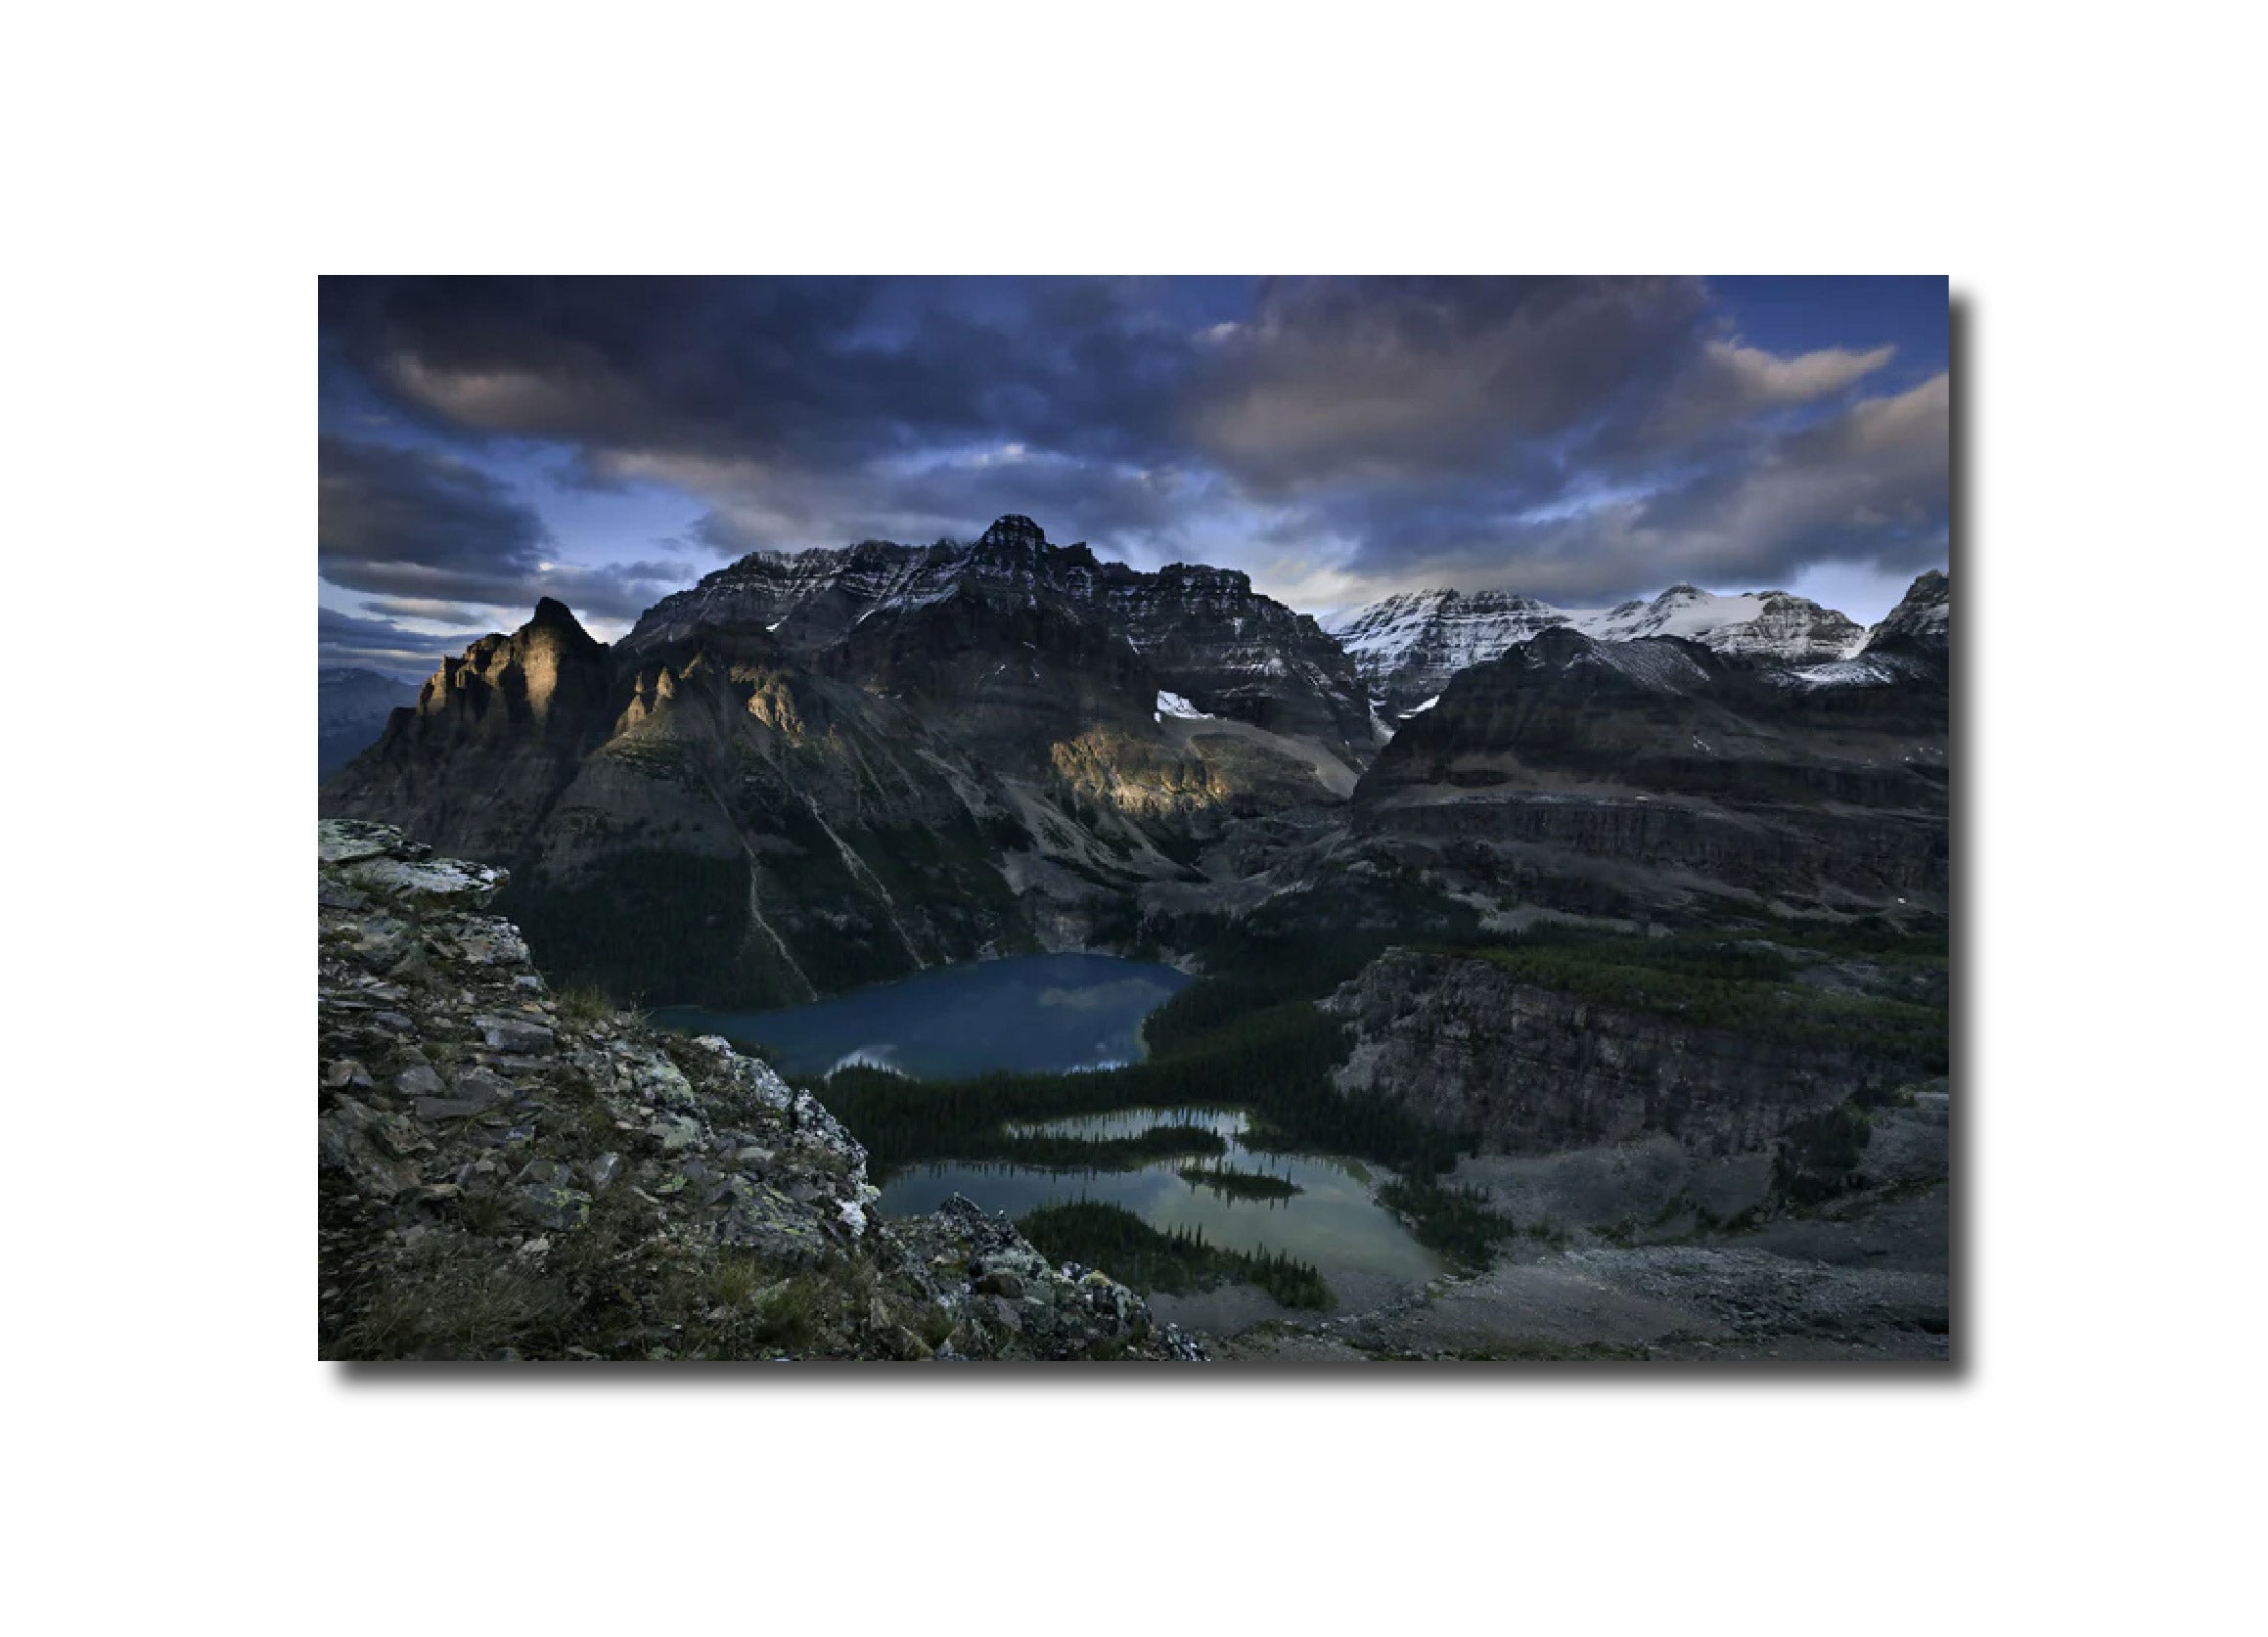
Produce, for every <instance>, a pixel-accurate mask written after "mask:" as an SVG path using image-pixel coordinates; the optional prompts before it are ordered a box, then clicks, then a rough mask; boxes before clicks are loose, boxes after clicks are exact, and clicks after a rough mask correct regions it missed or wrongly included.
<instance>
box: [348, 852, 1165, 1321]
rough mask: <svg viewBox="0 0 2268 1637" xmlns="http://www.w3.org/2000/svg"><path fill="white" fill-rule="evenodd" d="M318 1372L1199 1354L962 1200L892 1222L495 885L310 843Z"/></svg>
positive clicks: (763, 1105) (741, 1085) (740, 1060)
mask: <svg viewBox="0 0 2268 1637" xmlns="http://www.w3.org/2000/svg"><path fill="white" fill-rule="evenodd" d="M319 857H320V860H321V862H320V879H319V882H318V889H317V890H318V903H319V909H320V916H319V932H318V950H319V965H318V971H319V998H318V1018H319V1034H320V1042H321V1052H320V1058H319V1063H318V1069H317V1091H316V1099H317V1121H316V1134H317V1154H318V1165H319V1174H320V1179H321V1186H320V1195H319V1198H320V1223H321V1236H322V1238H321V1268H322V1286H321V1296H320V1301H319V1308H318V1337H319V1346H320V1350H321V1352H322V1355H323V1356H324V1357H326V1358H340V1359H369V1358H577V1359H605V1358H641V1359H643V1358H685V1357H701V1358H740V1357H779V1356H794V1357H826V1358H872V1359H904V1360H914V1359H927V1358H932V1357H937V1358H951V1357H964V1358H1051V1359H1076V1358H1154V1359H1162V1358H1191V1357H1197V1356H1202V1354H1201V1349H1199V1348H1198V1346H1197V1345H1196V1343H1195V1342H1194V1341H1192V1340H1191V1339H1189V1338H1187V1337H1184V1336H1182V1335H1180V1334H1179V1333H1178V1332H1175V1331H1173V1330H1171V1328H1170V1327H1161V1326H1158V1325H1156V1324H1154V1323H1153V1322H1152V1320H1151V1317H1150V1313H1149V1309H1148V1308H1147V1306H1146V1305H1145V1304H1144V1303H1143V1302H1142V1301H1141V1299H1140V1298H1139V1297H1137V1296H1135V1295H1134V1294H1133V1293H1132V1292H1130V1291H1128V1290H1127V1289H1125V1287H1123V1286H1121V1285H1118V1284H1116V1283H1114V1282H1113V1281H1111V1279H1109V1278H1108V1277H1106V1276H1104V1275H1103V1274H1100V1273H1093V1272H1089V1271H1087V1270H1086V1269H1083V1268H1078V1267H1075V1266H1068V1265H1066V1266H1065V1267H1062V1268H1056V1267H1051V1266H1050V1265H1049V1264H1048V1263H1047V1261H1046V1258H1044V1257H1043V1256H1041V1255H1040V1254H1039V1252H1038V1251H1036V1250H1033V1249H1032V1247H1031V1246H1030V1245H1029V1244H1028V1243H1027V1242H1025V1241H1024V1240H1022V1239H1021V1237H1020V1236H1019V1235H1018V1234H1017V1233H1016V1231H1015V1229H1014V1228H1013V1227H1012V1226H1010V1225H1009V1224H1008V1223H1007V1222H1006V1221H1005V1220H1003V1219H1000V1218H997V1217H988V1216H986V1215H985V1214H984V1213H983V1212H982V1211H981V1210H979V1209H977V1208H976V1207H975V1205H970V1204H969V1203H968V1202H967V1201H963V1200H956V1201H954V1202H951V1203H950V1204H949V1205H948V1206H947V1208H945V1209H944V1210H941V1211H939V1212H937V1213H936V1214H934V1215H932V1216H929V1217H923V1218H914V1219H907V1220H902V1221H886V1222H885V1221H884V1220H882V1219H879V1218H877V1217H876V1216H875V1215H874V1214H873V1209H872V1207H873V1205H874V1202H875V1200H876V1199H877V1198H878V1197H879V1195H878V1191H877V1190H876V1189H875V1188H874V1187H873V1186H872V1184H870V1183H869V1182H868V1180H867V1175H866V1155H865V1152H864V1150H862V1149H861V1148H860V1147H859V1145H858V1143H857V1142H856V1141H854V1140H853V1139H852V1138H851V1136H850V1135H849V1133H848V1132H846V1131H845V1130H843V1128H842V1127H841V1126H840V1125H839V1123H838V1122H837V1121H836V1120H835V1118H834V1116H833V1115H832V1114H829V1113H828V1112H827V1110H826V1109H825V1108H824V1107H823V1106H822V1105H821V1104H820V1103H819V1102H818V1101H816V1100H815V1099H814V1098H812V1097H811V1096H810V1095H809V1094H808V1093H799V1092H796V1091H794V1090H793V1089H791V1088H790V1087H789V1086H788V1085H787V1084H786V1083H784V1082H783V1081H782V1080H781V1079H780V1077H779V1076H778V1075H777V1074H775V1073H773V1072H772V1071H771V1069H768V1068H766V1067H765V1066H764V1065H763V1064H761V1063H759V1062H756V1061H755V1060H753V1059H750V1058H745V1057H741V1056H739V1055H738V1054H736V1053H734V1052H733V1051H732V1049H731V1048H730V1047H729V1046H728V1045H727V1044H726V1043H725V1042H724V1041H723V1040H721V1039H718V1038H716V1037H713V1036H709V1037H704V1038H702V1039H699V1040H688V1039H684V1038H681V1037H678V1036H673V1035H669V1034H665V1033H663V1032H660V1031H658V1030H655V1029H652V1028H650V1027H648V1026H646V1025H645V1024H643V1023H641V1022H639V1021H638V1020H637V1019H635V1018H633V1017H630V1016H627V1015H624V1014H620V1013H615V1012H612V1011H610V1010H608V1009H606V1008H605V1007H604V1006H602V1005H595V1004H583V1003H580V1002H578V1001H575V1000H563V999H562V998H561V997H559V996H557V995H554V994H553V993H552V992H551V990H550V988H549V986H548V985H547V984H546V983H545V981H544V979H543V978H542V976H541V975H540V974H539V973H537V972H536V971H535V970H534V968H533V967H532V966H531V965H530V964H529V961H528V954H527V946H526V944H525V943H524V942H523V941H522V938H521V936H520V933H519V931H518V929H517V928H515V927H514V926H513V925H512V923H511V922H509V921H505V920H503V919H501V918H499V917H497V916H494V915H492V914H489V913H487V911H486V908H485V906H486V904H487V903H488V901H489V899H490V898H491V897H492V896H493V895H494V894H495V892H496V891H497V890H498V888H499V887H502V886H503V885H504V880H505V877H504V872H502V871H501V870H498V869H495V868H492V867H490V866H486V865H478V864H468V863H463V862H460V861H457V860H452V859H443V858H435V857H432V856H431V854H430V853H429V852H428V851H427V850H426V849H425V848H422V847H419V846H417V845H415V844H412V843H409V842H407V841H404V839H403V838H402V836H401V834H400V832H398V831H395V830H392V829H390V828H388V827H386V826H383V825H376V824H367V823H358V822H343V823H327V824H324V825H323V826H321V828H320V832H319Z"/></svg>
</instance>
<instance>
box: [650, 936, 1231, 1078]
mask: <svg viewBox="0 0 2268 1637" xmlns="http://www.w3.org/2000/svg"><path fill="white" fill-rule="evenodd" d="M1190 982H1191V978H1190V977H1189V975H1188V974H1186V973H1182V972H1176V971H1175V970H1174V969H1173V968H1171V967H1168V966H1158V965H1155V964H1153V963H1151V962H1148V961H1121V960H1117V959H1114V958H1113V957H1111V956H1109V955H1019V956H1014V957H1012V958H1010V959H1008V960H1005V961H976V962H973V963H971V964H969V965H966V966H955V967H944V968H940V969H939V970H937V971H935V972H925V973H922V974H919V975H918V976H916V977H913V978H903V979H901V980H899V981H898V982H895V983H878V984H876V985H874V986H873V987H872V988H866V989H856V990H853V991H852V992H851V993H849V994H846V995H837V996H836V997H835V998H834V999H832V1000H822V1001H817V1002H814V1003H813V1004H812V1005H809V1006H794V1007H789V1008H787V1009H785V1010H783V1011H777V1012H711V1011H708V1010H706V1009H705V1008H703V1007H697V1006H668V1007H662V1008H659V1009H658V1010H657V1011H656V1012H655V1014H654V1021H655V1022H656V1023H660V1024H662V1025H664V1026H665V1027H668V1028H676V1029H684V1030H686V1031H687V1032H688V1033H693V1034H721V1035H723V1036H724V1037H725V1038H726V1039H727V1040H730V1041H732V1042H733V1043H734V1044H735V1045H748V1046H755V1045H762V1046H767V1047H770V1048H771V1049H772V1051H773V1052H774V1053H775V1054H776V1056H777V1058H778V1061H779V1066H780V1071H781V1072H782V1073H784V1074H824V1073H827V1072H829V1071H830V1070H832V1069H839V1068H840V1067H842V1066H843V1065H844V1064H846V1063H866V1064H872V1065H873V1066H875V1067H876V1068H881V1069H896V1070H897V1071H898V1072H899V1073H901V1074H910V1075H912V1076H914V1077H915V1078H916V1079H922V1080H950V1079H958V1078H961V1077H963V1076H965V1075H970V1074H981V1073H983V1072H985V1071H986V1070H987V1069H1019V1070H1026V1071H1031V1072H1047V1071H1062V1070H1065V1069H1106V1068H1110V1067H1111V1066H1112V1065H1114V1064H1121V1063H1131V1062H1133V1061H1134V1060H1135V1059H1136V1058H1139V1057H1140V1056H1141V1055H1142V1041H1141V1034H1140V1030H1141V1027H1142V1020H1143V1019H1144V1018H1147V1017H1148V1016H1149V1015H1150V1014H1151V1013H1152V1012H1153V1011H1154V1010H1156V1009H1157V1006H1158V1005H1159V1003H1161V1002H1162V1001H1164V1000H1165V999H1166V998H1167V997H1168V996H1170V995H1171V994H1173V993H1174V991H1176V990H1177V989H1181V988H1185V987H1187V986H1188V984H1189V983H1190Z"/></svg>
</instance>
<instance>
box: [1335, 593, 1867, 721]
mask: <svg viewBox="0 0 2268 1637" xmlns="http://www.w3.org/2000/svg"><path fill="white" fill-rule="evenodd" d="M1557 626H1565V627H1569V628H1571V629H1573V630H1576V631H1580V632H1582V633H1583V634H1584V635H1585V636H1588V637H1593V638H1596V639H1598V640H1600V641H1602V642H1636V641H1640V640H1643V639H1645V638H1648V637H1683V638H1685V639H1686V640H1688V641H1691V642H1698V643H1700V644H1701V645H1702V646H1703V647H1705V648H1708V649H1711V650H1713V651H1714V652H1716V653H1719V654H1722V655H1725V656H1726V657H1728V658H1730V659H1738V660H1744V661H1746V662H1749V663H1755V664H1774V665H1799V666H1801V665H1821V664H1827V663H1831V662H1834V661H1837V660H1842V659H1850V658H1852V657H1853V656H1855V655H1856V654H1858V652H1859V651H1860V650H1861V649H1862V648H1863V647H1864V646H1865V645H1866V642H1867V638H1868V633H1867V631H1866V629H1865V628H1864V627H1862V626H1860V625H1859V624H1858V623H1857V622H1856V621H1854V620H1852V619H1850V618H1848V617H1846V616H1845V615H1843V614H1838V613H1837V612H1836V611H1835V610H1833V609H1829V608H1823V607H1822V606H1820V605H1819V604H1817V603H1815V602H1812V601H1811V600H1810V599H1809V598H1806V597H1798V596H1795V595H1794V594H1793V593H1792V592H1787V591H1759V592H1749V593H1746V594H1743V595H1740V596H1725V595H1721V594H1719V593H1715V592H1708V591H1702V590H1701V589H1700V588H1699V587H1697V586H1693V585H1684V584H1680V585H1673V586H1671V587H1670V588H1669V589H1668V590H1666V591H1664V592H1662V593H1661V594H1660V595H1659V596H1658V597H1655V598H1653V599H1651V600H1647V599H1633V600H1631V601H1630V602H1626V603H1619V604H1616V605H1615V606H1614V607H1612V608H1605V609H1570V608H1559V607H1556V606H1554V605H1553V604H1550V603H1545V602H1541V601H1539V600H1537V599H1536V598H1533V597H1522V596H1519V595H1517V594H1515V593H1512V592H1506V591H1476V592H1461V591H1455V590H1446V589H1444V590H1431V591H1411V592H1403V593H1401V594H1399V595H1397V596H1393V597H1388V598H1385V599H1384V600H1383V601H1381V602H1377V603H1372V604H1370V605H1368V606H1367V607H1364V608H1360V609H1356V610H1354V611H1353V612H1352V613H1350V614H1342V615H1340V616H1338V617H1337V618H1335V619H1333V620H1331V621H1330V622H1329V623H1328V624H1327V625H1326V626H1325V629H1327V630H1329V631H1330V632H1331V633H1332V634H1333V635H1334V636H1336V637H1338V640H1339V642H1340V643H1341V644H1343V645H1344V646H1345V648H1346V650H1347V652H1348V654H1349V655H1351V656H1352V657H1353V659H1354V663H1355V669H1356V670H1357V672H1358V673H1359V674H1360V675H1361V676H1362V678H1363V680H1364V681H1365V682H1366V683H1368V684H1369V685H1370V687H1371V689H1372V690H1373V692H1374V693H1376V694H1377V695H1378V696H1379V697H1380V698H1381V699H1382V700H1383V702H1384V705H1385V708H1386V711H1387V713H1388V715H1389V716H1392V717H1396V718H1399V717H1403V716H1407V715H1408V714H1409V713H1411V712H1412V711H1414V710H1418V709H1422V708H1424V707H1425V705H1426V703H1427V702H1428V701H1429V700H1432V699H1436V698H1438V697H1439V696H1440V693H1441V691H1442V689H1444V688H1446V687H1447V686H1448V684H1449V679H1450V678H1451V677H1452V676H1454V675H1456V674H1457V672H1459V671H1461V670H1463V669H1465V668H1467V667H1468V666H1470V665H1475V664H1480V663H1483V662H1485V661H1487V660H1490V659H1498V658H1500V657H1502V655H1503V654H1504V653H1505V651H1506V650H1508V649H1511V648H1516V647H1519V646H1520V644H1522V643H1525V642H1528V641H1530V640H1531V639H1533V638H1534V637H1535V636H1536V634H1537V633H1538V632H1540V631H1545V630H1550V629H1552V628H1554V627H1557Z"/></svg>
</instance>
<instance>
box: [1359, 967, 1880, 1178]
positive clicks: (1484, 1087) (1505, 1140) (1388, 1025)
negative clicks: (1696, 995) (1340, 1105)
mask: <svg viewBox="0 0 2268 1637" xmlns="http://www.w3.org/2000/svg"><path fill="white" fill-rule="evenodd" d="M1324 1009H1325V1010H1326V1011H1328V1012H1330V1013H1331V1014H1332V1015H1333V1016H1335V1017H1338V1018H1340V1019H1343V1020H1344V1021H1345V1022H1347V1023H1349V1024H1351V1025H1352V1026H1353V1029H1354V1032H1355V1042H1356V1043H1355V1047H1354V1051H1353V1055H1352V1056H1351V1057H1350V1058H1349V1059H1348V1060H1347V1062H1346V1063H1345V1064H1344V1065H1343V1066H1341V1067H1340V1068H1339V1069H1338V1071H1337V1075H1336V1079H1337V1083H1338V1086H1339V1088H1340V1089H1341V1090H1343V1091H1348V1092H1381V1093H1385V1094H1389V1095H1395V1096H1398V1097H1399V1098H1400V1099H1401V1100H1402V1104H1403V1106H1404V1107H1405V1108H1406V1109H1407V1110H1409V1112H1410V1113H1411V1114H1415V1115H1416V1116H1417V1117H1419V1118H1420V1119H1423V1120H1425V1121H1427V1122H1428V1123H1429V1124H1432V1125H1436V1126H1439V1127H1441V1128H1442V1129H1444V1130H1449V1131H1458V1132H1466V1133H1470V1134H1472V1135H1474V1136H1475V1137H1477V1138H1478V1139H1479V1140H1480V1142H1481V1143H1482V1145H1483V1146H1484V1147H1486V1148H1488V1149H1491V1150H1494V1151H1497V1152H1502V1153H1512V1154H1532V1153H1545V1152H1551V1151H1555V1150H1562V1149H1577V1148H1587V1147H1591V1146H1593V1145H1597V1144H1603V1143H1622V1142H1630V1141H1633V1140H1635V1139H1638V1138H1641V1137H1645V1136H1649V1135H1654V1134H1657V1133H1658V1134H1662V1135H1666V1136H1668V1137H1671V1138H1673V1139H1675V1140H1676V1141H1677V1142H1678V1143H1679V1144H1680V1145H1681V1146H1682V1147H1683V1148H1684V1149H1685V1150H1687V1151H1688V1152H1689V1153H1693V1154H1698V1155H1704V1156H1722V1155H1733V1154H1756V1153H1762V1152H1766V1151H1769V1150H1770V1148H1771V1147H1772V1144H1773V1140H1774V1139H1775V1138H1776V1137H1778V1136H1779V1134H1780V1133H1781V1132H1782V1131H1784V1130H1786V1129H1787V1128H1788V1127H1789V1126H1791V1125H1792V1124H1794V1123H1795V1122H1796V1121H1798V1120H1800V1119H1803V1118H1805V1117H1806V1116H1808V1115H1810V1114H1816V1113H1818V1112H1819V1111H1821V1110H1824V1109H1827V1108H1831V1107H1833V1106H1834V1105H1836V1104H1837V1103H1839V1102H1841V1101H1842V1100H1843V1099H1844V1098H1846V1097H1847V1096H1848V1095H1849V1094H1850V1092H1851V1091H1852V1090H1853V1089H1854V1088H1855V1087H1856V1086H1858V1085H1860V1084H1862V1083H1864V1082H1867V1081H1869V1080H1871V1079H1876V1078H1881V1077H1883V1076H1892V1077H1896V1076H1899V1075H1900V1074H1902V1073H1903V1072H1904V1071H1905V1070H1904V1066H1900V1065H1894V1064H1888V1063H1885V1062H1882V1061H1879V1060H1876V1059H1873V1058H1869V1057H1867V1056H1865V1055H1862V1054H1860V1053H1857V1052H1852V1051H1847V1050H1839V1049H1832V1048H1821V1047H1819V1046H1816V1045H1807V1046H1796V1045H1792V1044H1789V1043H1784V1042H1780V1041H1775V1040H1770V1039H1762V1038H1758V1037H1755V1036H1752V1035H1747V1034H1740V1033H1733V1032H1728V1031H1724V1030H1716V1029H1705V1028H1696V1027H1692V1026H1690V1025H1688V1024H1685V1023H1680V1022H1678V1021H1677V1020H1675V1019H1673V1018H1669V1017H1665V1016H1662V1015H1659V1014H1655V1013H1649V1012H1639V1011H1634V1010H1629V1009H1626V1008H1618V1007H1612V1006H1606V1005H1602V1004H1599V1003H1597V1002H1595V1001H1588V1000H1584V999H1582V998H1580V997H1578V996H1575V995H1571V994H1566V993H1563V992H1561V991H1558V990H1555V989H1548V988H1542V987H1538V986H1537V985H1535V984H1532V983H1527V982H1522V981H1520V979H1519V978H1517V977H1515V976H1514V975H1513V974H1511V973H1508V972H1506V971H1504V970H1502V969H1501V968H1499V967H1497V966H1495V965H1493V964H1491V963H1490V962H1488V961H1485V960H1480V959H1474V958H1467V957H1462V956H1455V955H1441V954H1427V953H1420V952H1418V951H1414V950H1407V949H1397V950H1391V951H1388V952H1387V953H1386V954H1385V955H1383V956H1382V957H1380V958H1379V959H1378V960H1377V961H1374V962H1373V963H1371V965H1370V966H1369V967H1367V968H1365V969H1364V971H1363V973H1362V975H1361V976H1360V977H1358V978H1355V979H1354V980H1353V981H1352V982H1350V983H1347V984H1345V985H1344V986H1342V987H1341V988H1340V989H1339V990H1338V992H1337V993H1336V994H1334V995H1333V996H1332V997H1331V998H1330V999H1329V1000H1327V1001H1325V1002H1324Z"/></svg>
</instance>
